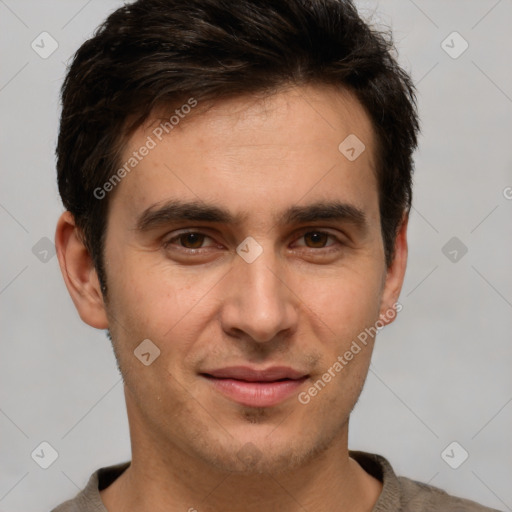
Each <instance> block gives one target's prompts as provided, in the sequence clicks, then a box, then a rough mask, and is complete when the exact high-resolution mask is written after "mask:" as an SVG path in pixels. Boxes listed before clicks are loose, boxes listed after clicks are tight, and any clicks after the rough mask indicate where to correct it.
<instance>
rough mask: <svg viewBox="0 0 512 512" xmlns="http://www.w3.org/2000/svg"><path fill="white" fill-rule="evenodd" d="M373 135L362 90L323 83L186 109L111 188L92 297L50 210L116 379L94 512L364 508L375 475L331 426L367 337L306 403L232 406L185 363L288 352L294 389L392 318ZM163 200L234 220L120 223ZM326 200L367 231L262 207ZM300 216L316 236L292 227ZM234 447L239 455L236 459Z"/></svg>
mask: <svg viewBox="0 0 512 512" xmlns="http://www.w3.org/2000/svg"><path fill="white" fill-rule="evenodd" d="M152 122H153V124H147V125H145V126H143V127H141V128H140V129H139V130H138V131H137V132H135V133H134V134H133V136H132V137H131V139H130V141H129V144H128V146H127V147H126V149H125V155H124V156H126V157H129V155H130V154H131V152H132V151H133V150H135V149H136V148H139V147H140V146H141V145H143V144H144V142H145V141H146V140H147V139H146V137H147V136H148V135H150V134H151V129H152V128H154V126H156V124H155V123H154V122H155V119H153V120H152ZM349 134H356V135H357V137H358V138H359V139H360V140H362V141H363V142H364V144H365V146H366V150H365V151H364V152H363V153H362V154H361V155H360V156H359V157H358V158H357V159H356V160H355V161H352V162H351V161H349V160H348V159H347V158H345V156H344V155H342V154H341V153H340V151H339V150H338V145H339V144H340V142H341V141H343V140H344V139H345V138H346V137H347V136H348V135H349ZM374 148H375V135H374V132H373V128H372V125H371V122H370V120H369V118H368V116H367V114H366V113H365V111H364V110H363V108H362V106H361V104H360V103H359V102H358V101H357V100H356V99H355V97H353V96H352V95H351V94H349V93H348V92H346V91H345V92H344V91H341V92H340V91H339V90H337V91H335V90H333V89H332V88H330V87H328V86H318V85H315V86H302V87H294V88H289V89H286V90H285V89H283V90H281V91H279V92H278V93H276V94H274V95H272V96H270V97H267V98H257V97H254V96H253V97H238V98H235V99H230V100H223V101H219V102H217V103H215V104H214V106H213V108H211V109H209V110H207V111H205V112H202V111H200V105H199V106H198V107H197V110H196V112H195V113H194V114H191V115H190V116H189V117H188V118H187V119H185V120H184V121H183V122H182V123H181V124H180V125H179V126H177V127H176V128H175V129H174V130H173V131H172V132H171V133H169V134H168V135H167V136H166V137H165V138H164V140H163V141H162V142H160V143H158V144H157V146H156V147H155V148H154V149H152V150H151V151H150V152H149V154H148V155H147V156H146V157H145V158H144V159H143V160H142V161H141V162H140V163H139V164H138V166H137V167H136V169H134V170H133V171H132V172H131V173H130V174H128V175H127V176H126V177H125V178H124V179H123V180H122V182H121V183H120V184H119V185H117V187H116V189H115V190H114V191H112V192H111V196H110V200H111V204H110V209H109V217H108V225H107V237H106V245H105V262H106V273H107V282H108V288H109V297H108V299H109V300H108V302H107V303H105V301H104V299H103V297H102V295H101V291H100V286H99V283H98V279H97V275H96V272H95V270H94V267H93V264H92V260H91V258H90V255H89V254H88V252H87V250H86V249H85V247H84V245H83V244H82V243H81V241H80V238H79V236H78V233H77V229H76V227H75V224H74V221H73V217H72V216H71V214H70V213H69V212H65V213H63V215H62V216H61V218H60V219H59V221H58V225H57V231H56V246H57V253H58V257H59V262H60V265H61V269H62V273H63V276H64V279H65V281H66V285H67V287H68V290H69V293H70V295H71V297H72V299H73V301H74V303H75V305H76V308H77V310H78V312H79V314H80V317H81V318H82V320H83V321H84V322H86V323H87V324H89V325H91V326H93V327H96V328H98V329H107V328H108V329H110V332H111V334H112V337H113V343H114V349H115V352H116V356H117V358H118V363H119V365H120V368H121V372H122V374H123V378H124V381H125V388H124V389H125V397H126V405H127V411H128V420H129V425H130V436H131V445H132V463H131V465H130V467H129V468H128V469H127V470H126V471H125V472H124V473H123V474H122V475H121V476H120V477H119V478H118V479H117V480H116V481H115V482H114V483H113V484H111V485H110V486H109V487H108V488H107V489H105V490H103V491H102V492H101V497H102V500H103V501H104V503H105V506H106V507H107V509H108V510H109V511H110V512H118V511H119V512H120V511H122V510H128V509H132V510H139V511H148V512H149V511H153V512H154V511H157V512H158V511H160V510H162V511H163V510H166V511H169V510H190V509H192V510H193V509H196V510H198V511H199V512H202V511H211V512H214V511H215V512H216V511H224V510H230V511H235V512H238V511H246V512H252V511H260V510H265V509H267V510H270V509H272V510H282V511H286V512H292V511H293V512H295V511H299V510H301V511H303V510H304V509H306V510H308V511H309V512H314V511H326V510H347V511H348V510H350V511H370V510H371V509H372V507H373V506H374V504H375V502H376V501H377V499H378V496H379V493H380V492H381V489H382V485H381V483H380V482H379V481H378V480H376V479H375V478H374V477H372V476H371V475H369V474H367V473H366V472H365V471H364V470H363V469H362V468H361V467H360V466H359V465H358V464H357V463H356V462H355V461H354V460H353V459H351V458H350V457H349V454H348V446H347V442H348V441H347V440H348V420H349V415H350V412H351V410H352V408H353V407H354V405H355V403H356V401H357V399H358V397H359V395H360V392H361V390H362V386H363V383H364V380H365V378H366V375H367V371H368V367H369V364H370V357H371V351H372V348H373V341H374V340H370V341H369V343H368V345H367V347H364V348H363V349H362V350H361V352H359V353H358V354H357V355H355V356H354V358H353V359H352V360H351V361H350V362H349V364H347V365H346V366H345V367H344V368H343V370H342V371H341V372H339V373H337V374H336V376H335V377H334V378H332V380H331V381H330V382H329V383H328V384H327V385H326V386H325V387H324V388H323V389H322V390H321V392H319V393H318V394H317V395H316V396H315V397H312V398H311V401H310V402H309V403H308V404H306V405H304V404H301V403H300V402H299V401H298V400H297V393H295V394H293V395H292V396H290V397H289V398H287V399H286V400H284V401H283V402H281V403H279V404H278V405H276V406H271V407H251V406H246V405H241V404H239V403H237V402H234V401H233V400H231V399H229V398H226V397H225V396H224V395H222V394H220V393H219V392H218V391H217V390H216V389H214V388H213V386H212V385H211V383H210V382H209V381H208V380H206V379H204V378H203V377H202V376H201V375H200V373H201V372H203V371H205V370H206V369H215V368H222V367H227V366H234V365H245V366H252V367H257V368H267V367H270V366H276V365H279V366H290V367H293V368H295V369H299V370H301V371H303V373H306V374H308V378H307V379H306V381H305V382H304V383H303V384H301V387H300V388H299V390H298V391H307V390H308V389H309V388H310V387H311V385H312V384H313V383H314V382H316V381H317V380H318V379H319V378H320V377H321V376H322V375H323V374H324V372H326V371H327V369H328V368H329V367H331V366H332V365H333V363H334V362H335V361H336V360H337V357H338V356H339V355H342V354H344V353H345V352H346V351H347V350H348V349H349V347H350V345H351V343H352V341H353V340H355V339H356V338H357V335H358V334H359V333H361V332H362V331H364V329H365V328H367V327H370V326H374V325H375V322H376V321H377V320H379V319H381V320H382V322H383V324H386V323H389V322H390V321H392V320H390V319H388V318H385V316H386V315H385V314H386V313H387V312H389V311H390V310H392V308H393V305H394V304H395V303H396V302H397V300H398V296H399V293H400V289H401V287H402V283H403V278H404V273H405V267H406V259H407V241H406V229H407V217H406V216H404V222H403V223H402V226H401V229H400V231H399V233H398V236H397V238H396V245H395V251H396V252H395V258H394V260H393V262H392V264H391V265H390V266H389V267H387V266H386V264H385V258H384V247H383V241H382V235H381V231H380V229H381V228H380V215H379V207H378V189H377V181H376V176H375V155H374ZM169 199H180V200H186V201H200V202H201V203H202V204H209V205H210V204H213V205H217V206H220V207H223V208H226V209H228V210H229V211H230V212H231V213H232V214H233V215H237V214H242V215H244V216H243V218H241V219H240V221H239V222H238V223H236V224H226V223H223V222H220V223H217V222H213V223H208V222H199V223H198V222H191V221H180V222H178V223H173V222H171V223H165V224H162V225H159V226H157V227H155V228H153V229H151V230H149V231H146V232H139V231H137V229H136V225H137V218H138V216H140V215H141V213H142V212H143V211H144V210H145V209H147V208H148V207H150V206H152V205H154V204H161V203H162V202H165V201H167V200H169ZM326 201H340V202H343V203H346V204H349V205H352V206H354V207H356V208H358V209H360V210H361V211H362V212H363V213H364V216H365V218H366V227H365V228H362V227H361V226H358V225H356V224H355V223H353V222H350V221H348V220H346V219H342V220H313V221H308V222H306V223H291V224H284V223H282V222H280V221H279V219H278V217H276V216H278V215H279V213H281V212H283V211H284V210H286V209H287V208H289V207H291V206H297V205H300V206H306V205H309V204H312V203H317V202H326ZM183 230H190V231H194V232H199V233H202V234H205V235H206V236H205V238H204V239H201V238H199V242H197V238H196V239H195V242H194V239H193V242H194V243H191V242H190V237H189V238H187V237H185V238H184V237H181V238H177V236H178V235H179V234H182V233H183ZM315 230H316V231H318V230H320V231H322V232H325V233H327V235H326V236H323V235H316V236H313V237H311V235H306V236H304V235H305V234H306V233H311V231H315ZM248 236H251V237H253V238H254V239H255V240H256V241H257V242H258V243H259V244H260V246H261V247H262V249H263V252H262V254H261V255H260V256H259V257H258V258H257V259H256V260H255V261H254V262H252V263H247V262H246V261H245V260H244V259H243V258H241V257H240V256H239V255H238V254H237V253H236V248H237V246H238V245H239V244H240V243H241V242H242V241H243V240H244V239H245V238H246V237H248ZM171 239H173V240H172V241H171V244H170V245H168V246H167V247H165V246H164V243H165V242H169V241H170V240H171ZM201 240H202V242H201ZM201 244H202V245H201ZM190 247H199V249H195V251H194V250H193V249H192V250H191V249H190ZM387 317H389V315H387ZM144 339H150V340H152V342H153V343H154V344H155V345H156V346H157V347H158V348H159V350H160V356H159V357H158V358H157V359H155V361H154V362H153V363H152V364H151V365H149V366H145V365H143V364H141V362H140V361H139V360H138V359H137V358H136V357H135V356H134V350H135V348H136V347H137V346H138V345H139V344H140V343H141V341H142V340H144ZM248 443H251V444H248ZM240 450H242V451H240ZM249 452H250V453H252V454H253V459H254V460H253V461H252V462H251V461H250V460H249V461H248V460H247V457H245V458H244V457H243V456H240V453H242V454H244V453H245V454H247V453H249Z"/></svg>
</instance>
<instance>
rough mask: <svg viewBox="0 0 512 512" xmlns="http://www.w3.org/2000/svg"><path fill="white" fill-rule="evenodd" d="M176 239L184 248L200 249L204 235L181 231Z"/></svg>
mask: <svg viewBox="0 0 512 512" xmlns="http://www.w3.org/2000/svg"><path fill="white" fill-rule="evenodd" d="M178 239H179V241H180V243H181V245H182V246H183V247H185V248H186V249H200V248H201V246H202V245H203V242H204V239H205V235H202V234H201V233H183V234H182V235H180V236H179V237H178Z"/></svg>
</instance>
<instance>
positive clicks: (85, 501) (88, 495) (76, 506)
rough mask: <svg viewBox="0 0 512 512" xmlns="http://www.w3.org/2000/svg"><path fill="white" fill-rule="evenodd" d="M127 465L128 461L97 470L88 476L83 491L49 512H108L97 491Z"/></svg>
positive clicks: (119, 473)
mask: <svg viewBox="0 0 512 512" xmlns="http://www.w3.org/2000/svg"><path fill="white" fill-rule="evenodd" d="M129 465H130V461H127V462H121V463H119V464H115V465H114V466H107V467H102V468H100V469H98V470H97V471H95V472H94V473H93V474H92V475H91V476H90V478H89V481H88V482H87V485H86V486H85V488H84V489H82V490H81V491H80V492H79V493H78V494H77V495H76V496H75V497H74V498H73V499H71V500H68V501H65V502H64V503H61V504H60V505H59V506H58V507H56V508H54V509H53V510H52V511H51V512H108V511H107V509H106V508H105V506H104V505H103V502H102V500H101V496H100V493H99V491H100V490H102V489H105V488H106V487H108V486H109V485H110V484H111V483H112V482H113V481H114V480H115V479H116V478H118V477H119V476H120V475H121V474H122V473H123V471H124V470H125V469H126V468H127V467H128V466H129Z"/></svg>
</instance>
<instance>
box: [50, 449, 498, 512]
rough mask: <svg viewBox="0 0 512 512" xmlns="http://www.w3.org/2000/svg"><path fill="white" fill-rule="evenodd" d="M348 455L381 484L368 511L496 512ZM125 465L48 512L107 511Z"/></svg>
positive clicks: (104, 471) (103, 472)
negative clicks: (103, 493)
mask: <svg viewBox="0 0 512 512" xmlns="http://www.w3.org/2000/svg"><path fill="white" fill-rule="evenodd" d="M349 453H350V457H352V458H353V459H354V460H356V461H357V462H358V463H359V465H360V466H361V467H362V468H363V469H364V470H365V471H366V472H367V473H370V474H371V475H372V476H374V477H375V478H377V479H378V480H380V481H381V482H382V484H383V486H382V492H381V494H380V496H379V499H378V500H377V503H376V504H375V506H374V507H373V510H372V512H499V511H497V510H496V509H490V508H487V507H484V506H482V505H479V504H478V503H475V502H474V501H469V500H465V499H463V498H457V497H455V496H451V495H449V494H447V493H446V492H445V491H443V490H441V489H438V488H437V487H433V486H431V485H427V484H423V483H421V482H416V481H415V480H411V479H409V478H405V477H397V476H396V475H395V472H394V471H393V468H392V467H391V465H390V464H389V462H388V461H387V460H386V459H385V458H384V457H382V456H381V455H375V454H372V453H366V452H360V451H350V452H349ZM129 465H130V462H123V463H121V464H116V465H115V466H109V467H105V468H100V469H98V470H97V471H95V472H94V473H93V474H92V475H91V477H90V479H89V482H88V483H87V486H86V487H85V489H84V490H83V491H81V492H80V493H78V495H77V496H76V497H75V498H73V499H72V500H69V501H66V502H65V503H62V505H60V506H58V507H57V508H55V509H53V510H52V512H108V511H107V509H106V508H105V505H103V502H102V501H101V497H100V493H99V491H100V490H103V489H105V488H106V487H108V486H109V485H110V484H111V483H112V482H113V481H114V480H115V479H116V478H117V477H118V476H119V475H121V473H122V472H123V471H124V470H125V469H126V468H127V467H128V466H129Z"/></svg>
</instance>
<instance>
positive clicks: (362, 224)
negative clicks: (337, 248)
mask: <svg viewBox="0 0 512 512" xmlns="http://www.w3.org/2000/svg"><path fill="white" fill-rule="evenodd" d="M247 216H248V215H247V213H241V214H237V215H233V214H232V213H231V212H230V211H228V210H226V209H224V208H222V207H219V206H216V205H211V204H205V203H204V202H201V201H186V202H185V201H181V200H177V199H173V200H170V201H166V202H165V203H163V204H160V203H157V204H154V205H152V206H150V207H149V208H147V209H145V210H144V211H143V212H142V214H141V215H140V216H139V217H138V218H137V220H136V227H135V230H136V231H139V232H145V231H149V230H151V229H155V228H157V227H159V226H162V225H166V224H170V223H173V222H182V221H193V222H211V223H219V224H240V223H241V222H242V221H243V220H245V219H246V218H247ZM276 220H277V222H279V223H281V224H285V225H286V224H294V223H295V224H300V223H307V222H315V221H325V220H331V221H344V222H349V223H351V224H353V225H354V226H356V227H357V228H359V229H360V230H362V231H365V230H366V228H367V227H368V221H367V219H366V215H365V213H364V212H363V210H361V209H360V208H358V207H356V206H354V205H351V204H348V203H342V202H339V201H322V202H317V203H313V204H309V205H305V206H291V207H290V208H288V209H287V210H285V211H284V212H283V213H282V214H281V215H280V216H279V217H278V218H277V219H276Z"/></svg>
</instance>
